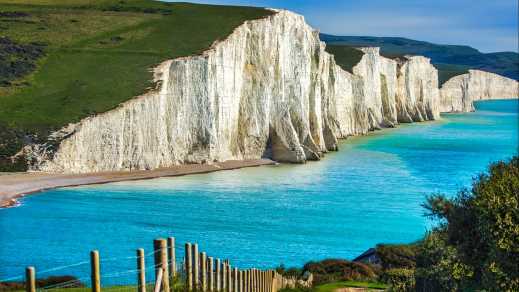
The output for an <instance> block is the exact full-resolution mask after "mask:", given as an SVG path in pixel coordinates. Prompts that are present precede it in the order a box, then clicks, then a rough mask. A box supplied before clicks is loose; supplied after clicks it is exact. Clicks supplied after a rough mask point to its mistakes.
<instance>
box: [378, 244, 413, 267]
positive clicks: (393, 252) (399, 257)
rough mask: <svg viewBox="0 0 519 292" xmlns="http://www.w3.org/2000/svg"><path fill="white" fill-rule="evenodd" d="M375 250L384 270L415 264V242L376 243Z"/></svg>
mask: <svg viewBox="0 0 519 292" xmlns="http://www.w3.org/2000/svg"><path fill="white" fill-rule="evenodd" d="M376 250H377V256H378V257H379V258H380V261H381V262H382V268H383V269H384V270H388V269H395V268H403V269H414V267H415V266H416V245H415V244H378V245H377V247H376Z"/></svg>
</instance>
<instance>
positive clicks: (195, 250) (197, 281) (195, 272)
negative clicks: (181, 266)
mask: <svg viewBox="0 0 519 292" xmlns="http://www.w3.org/2000/svg"><path fill="white" fill-rule="evenodd" d="M191 249H192V250H193V288H194V289H195V290H199V289H200V272H199V268H200V259H199V254H198V244H196V243H195V244H193V245H192V246H191Z"/></svg>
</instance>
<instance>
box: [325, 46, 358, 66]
mask: <svg viewBox="0 0 519 292" xmlns="http://www.w3.org/2000/svg"><path fill="white" fill-rule="evenodd" d="M326 51H327V52H328V53H330V54H332V55H334V56H335V62H336V63H337V65H339V66H340V67H341V68H342V69H343V70H346V71H348V72H350V73H353V72H352V70H353V67H355V65H357V64H358V63H359V62H360V60H361V59H362V56H364V53H363V52H362V51H360V50H357V49H355V48H353V47H349V46H340V45H339V46H338V45H327V46H326Z"/></svg>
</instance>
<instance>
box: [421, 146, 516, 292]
mask: <svg viewBox="0 0 519 292" xmlns="http://www.w3.org/2000/svg"><path fill="white" fill-rule="evenodd" d="M424 206H425V208H426V209H427V210H428V212H429V213H428V215H429V216H430V217H431V218H434V219H436V220H438V221H439V222H440V225H439V226H438V227H437V228H435V229H434V230H433V232H432V233H431V234H429V235H428V236H426V238H425V239H424V241H423V243H422V244H421V247H420V251H419V253H418V254H419V256H418V258H417V287H418V288H419V289H418V290H419V291H434V290H442V291H456V290H474V289H480V290H486V291H519V240H518V239H519V157H518V156H515V157H513V158H512V159H511V160H509V161H500V162H496V163H493V164H491V165H490V167H489V170H488V173H485V174H480V175H479V176H478V177H477V178H476V179H475V180H474V182H473V184H472V188H471V189H470V190H469V189H464V190H462V191H460V192H459V193H458V195H457V196H456V197H455V198H453V199H448V198H446V197H445V196H443V195H433V196H431V197H429V198H428V199H427V203H426V204H425V205H424Z"/></svg>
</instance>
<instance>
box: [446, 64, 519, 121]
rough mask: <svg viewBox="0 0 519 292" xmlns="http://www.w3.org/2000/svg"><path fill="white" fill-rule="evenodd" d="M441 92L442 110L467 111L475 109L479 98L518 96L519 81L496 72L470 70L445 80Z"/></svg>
mask: <svg viewBox="0 0 519 292" xmlns="http://www.w3.org/2000/svg"><path fill="white" fill-rule="evenodd" d="M440 92H441V99H440V100H441V101H440V110H441V111H442V112H467V111H473V110H474V103H473V102H474V101H477V100H484V99H508V98H517V97H518V96H519V83H518V82H517V81H516V80H513V79H510V78H506V77H503V76H500V75H497V74H494V73H489V72H484V71H480V70H469V73H467V74H463V75H458V76H456V77H453V78H451V79H449V80H448V81H447V82H445V84H443V86H442V88H441V91H440Z"/></svg>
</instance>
